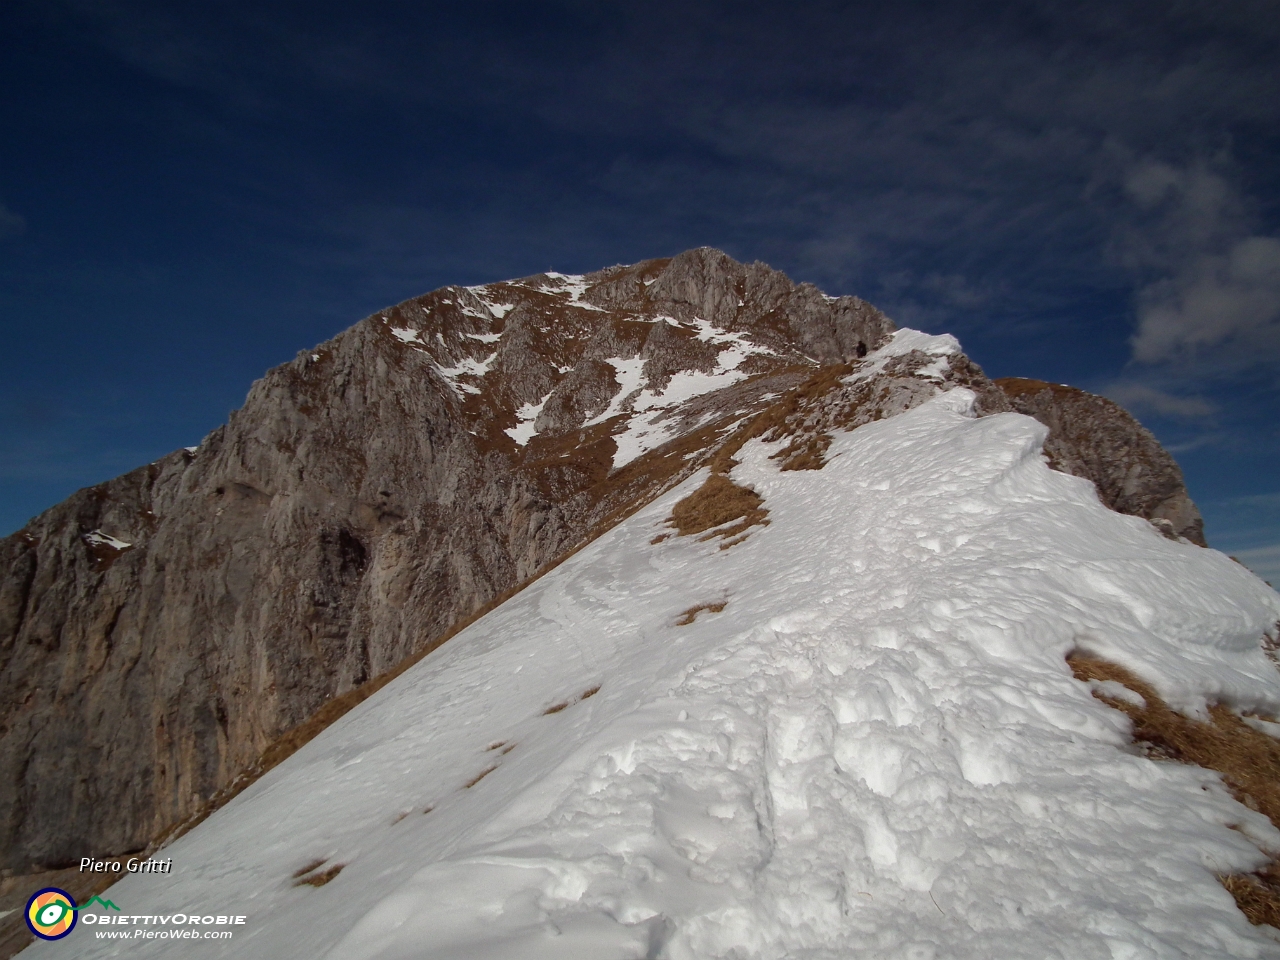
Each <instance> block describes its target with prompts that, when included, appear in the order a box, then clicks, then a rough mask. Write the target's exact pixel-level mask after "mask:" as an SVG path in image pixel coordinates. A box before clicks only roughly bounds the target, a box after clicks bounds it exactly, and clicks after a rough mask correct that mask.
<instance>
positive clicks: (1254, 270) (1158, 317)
mask: <svg viewBox="0 0 1280 960" xmlns="http://www.w3.org/2000/svg"><path fill="white" fill-rule="evenodd" d="M1138 318H1139V319H1138V332H1137V333H1136V334H1135V335H1134V338H1133V356H1134V359H1135V360H1137V361H1138V362H1139V363H1171V362H1177V361H1180V360H1195V359H1197V358H1199V357H1204V356H1205V355H1206V354H1207V355H1208V359H1209V361H1210V363H1211V364H1213V365H1214V366H1226V367H1228V368H1230V369H1237V368H1243V367H1249V366H1253V365H1254V364H1256V363H1275V362H1276V361H1277V360H1278V359H1280V240H1277V239H1276V238H1274V237H1245V238H1244V239H1242V240H1238V241H1236V242H1235V243H1233V244H1232V245H1231V246H1230V248H1229V249H1228V250H1227V251H1226V252H1225V253H1221V254H1204V255H1200V256H1198V257H1195V258H1193V259H1191V260H1190V262H1188V263H1187V264H1185V265H1183V266H1182V267H1181V269H1180V270H1179V271H1178V273H1177V274H1176V275H1175V276H1173V277H1171V278H1169V279H1167V280H1162V281H1159V282H1157V283H1155V284H1152V285H1151V286H1148V287H1147V288H1146V289H1144V290H1143V291H1142V293H1141V295H1140V297H1139V310H1138Z"/></svg>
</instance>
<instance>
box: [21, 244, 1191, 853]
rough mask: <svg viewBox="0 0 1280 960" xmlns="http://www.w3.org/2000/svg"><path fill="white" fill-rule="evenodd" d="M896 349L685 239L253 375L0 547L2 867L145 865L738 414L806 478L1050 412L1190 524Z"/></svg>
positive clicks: (1110, 426)
mask: <svg viewBox="0 0 1280 960" xmlns="http://www.w3.org/2000/svg"><path fill="white" fill-rule="evenodd" d="M893 331H894V327H893V324H892V323H891V322H890V321H889V320H888V319H887V318H885V317H884V316H883V315H882V314H881V313H880V312H879V311H877V310H875V308H873V307H871V306H869V305H868V304H866V303H864V302H862V301H861V300H858V299H857V298H853V297H842V298H839V299H833V298H828V297H825V296H823V295H822V294H821V293H820V292H819V291H817V290H816V289H815V288H813V287H812V286H809V285H806V284H801V285H795V284H793V283H791V281H790V280H788V279H787V278H786V277H785V276H784V275H782V274H781V273H778V272H776V271H774V270H771V269H769V268H768V267H766V266H763V265H761V264H753V265H750V266H744V265H742V264H739V263H736V262H734V261H733V260H731V259H730V258H728V257H727V256H725V255H724V254H722V253H720V252H719V251H714V250H707V249H701V250H693V251H689V252H687V253H684V254H681V255H680V256H678V257H675V258H673V259H671V260H652V261H646V262H644V263H640V264H636V265H634V266H619V267H612V268H609V269H606V270H602V271H599V272H597V273H594V274H589V275H587V276H585V277H564V276H561V275H557V274H544V275H538V276H534V277H529V278H525V279H523V280H516V281H510V282H506V283H497V284H490V285H488V286H484V287H476V288H459V287H446V288H444V289H441V290H437V291H435V292H434V293H431V294H427V295H426V296H423V297H419V298H416V299H414V300H410V301H407V302H405V303H402V304H400V305H398V306H396V307H393V308H390V309H388V310H385V311H382V312H380V313H378V314H376V315H374V316H372V317H369V318H367V319H366V320H364V321H362V322H361V323H359V324H357V325H356V326H355V327H353V328H351V329H350V330H348V331H346V332H345V333H343V334H341V335H340V336H338V337H336V338H335V339H333V340H332V341H329V342H328V343H325V344H322V345H321V346H319V347H317V348H316V349H315V350H313V351H305V352H304V353H301V354H299V355H298V357H297V358H296V359H295V360H294V361H292V362H291V363H288V364H285V365H283V366H281V367H278V368H276V369H275V370H272V371H271V372H269V373H268V374H267V375H266V376H265V377H264V378H263V379H262V380H260V381H258V382H257V383H256V384H254V386H253V388H252V390H251V391H250V393H249V396H248V398H247V400H246V402H245V405H244V407H243V408H241V409H240V410H239V411H237V412H236V413H235V414H233V415H232V417H231V419H230V421H229V423H228V424H227V425H226V426H224V427H221V428H219V429H218V430H215V431H214V432H213V433H212V434H210V435H209V436H208V437H207V438H205V440H204V442H203V443H202V444H201V445H200V447H199V448H198V449H197V450H194V451H180V452H177V453H174V454H171V455H170V456H168V457H165V458H163V459H162V460H159V461H157V462H156V463H153V464H150V465H148V466H146V467H143V468H141V469H139V470H136V471H134V472H132V473H130V474H127V475H125V476H123V477H120V478H117V479H116V480H112V481H110V482H108V483H105V484H101V485H99V486H97V487H93V488H89V489H86V490H82V491H80V492H79V493H77V494H75V495H74V496H73V497H71V498H70V499H68V500H67V501H65V502H64V503H62V504H59V505H58V506H56V507H54V508H53V509H51V510H49V511H47V512H46V513H44V514H43V515H41V516H40V517H38V518H36V519H35V520H33V521H32V522H31V523H30V524H28V526H27V527H26V528H25V529H23V530H22V531H20V532H19V533H17V534H15V535H13V536H11V537H8V538H6V539H4V540H3V541H0V705H3V706H2V708H0V709H2V710H3V715H2V716H0V783H4V784H5V785H6V789H5V790H4V791H0V830H2V831H3V832H2V833H0V837H2V838H3V839H2V841H0V844H2V853H3V859H2V860H0V867H5V868H8V869H15V870H25V869H28V868H30V867H31V866H32V865H37V864H38V865H45V866H50V867H53V866H58V865H60V864H63V863H67V862H69V861H73V860H76V859H78V858H79V857H82V856H86V855H90V854H115V853H120V852H124V851H129V850H134V849H138V848H142V847H144V846H145V845H146V844H147V843H148V842H149V841H151V840H152V839H153V838H155V837H156V836H158V835H159V834H160V833H161V832H162V831H164V830H165V829H166V828H167V827H169V826H170V825H172V824H174V823H177V822H179V821H182V820H183V819H185V818H186V817H187V816H189V815H190V814H192V813H193V812H195V811H196V810H197V809H199V808H200V807H201V806H202V805H203V803H204V802H205V800H206V799H207V798H208V797H209V796H210V795H211V794H213V793H214V792H215V791H217V790H219V789H220V788H222V787H224V786H225V785H227V784H228V783H229V782H230V781H231V780H232V779H233V778H234V777H235V776H236V775H237V773H239V772H240V771H242V770H244V769H246V768H247V767H248V766H249V765H250V764H252V763H253V762H254V761H255V760H256V759H257V758H258V756H259V755H260V754H261V753H262V751H263V750H264V748H265V747H266V746H267V745H268V744H269V743H271V742H272V741H273V740H275V739H276V738H277V737H278V736H279V735H280V734H281V733H283V732H284V731H286V730H288V729H289V728H291V727H294V726H295V725H297V724H299V723H300V722H302V721H303V720H305V719H306V718H307V717H308V716H310V715H311V714H312V713H314V712H315V711H316V710H317V709H318V708H319V707H320V706H321V705H322V704H324V703H325V702H326V701H328V700H330V699H331V698H332V697H334V696H335V695H338V694H341V693H343V692H345V691H347V690H350V689H352V688H353V687H356V686H358V685H360V684H362V683H363V682H364V681H366V680H368V679H369V678H371V677H374V676H376V675H378V674H381V673H383V672H385V671H386V670H388V669H390V668H392V667H393V666H395V665H396V664H397V663H399V662H401V661H402V660H404V659H405V658H406V657H408V656H411V655H413V654H414V653H415V652H417V651H420V650H423V649H425V648H426V647H427V646H428V645H429V644H430V643H431V642H432V641H433V640H435V639H436V638H438V637H440V636H441V635H442V634H444V633H445V632H446V631H447V630H448V629H449V627H450V626H451V625H452V624H454V623H455V622H457V621H458V620H460V619H461V618H463V617H465V616H467V615H469V614H470V613H472V612H473V611H475V610H476V609H477V608H479V607H480V606H482V605H483V604H484V603H485V602H486V601H488V600H490V599H491V598H493V597H494V596H496V595H497V594H499V593H501V592H503V591H504V590H507V589H509V588H511V587H513V586H515V585H517V584H519V583H521V582H523V581H524V580H526V579H528V578H529V577H530V576H532V575H534V574H535V573H536V572H537V571H538V570H539V569H541V568H543V567H544V566H545V565H546V564H548V563H549V562H552V561H554V560H555V559H556V558H558V557H560V556H562V555H563V554H564V553H565V552H566V551H567V550H569V549H571V548H572V547H574V546H575V545H577V544H578V543H580V542H582V541H583V540H584V539H586V538H587V537H589V536H590V535H592V533H593V532H594V531H597V530H599V529H601V528H602V525H604V524H606V523H608V522H609V520H610V518H614V517H617V516H619V515H622V514H625V513H627V512H629V511H631V510H633V509H635V508H636V507H637V506H639V505H640V504H641V503H642V502H645V501H646V500H647V499H649V498H651V497H652V496H655V495H656V494H658V493H660V492H661V491H662V490H665V489H667V488H668V487H669V486H670V485H671V484H673V483H675V482H677V481H679V480H680V479H683V478H684V477H685V476H687V475H689V473H691V472H692V471H693V470H695V469H697V468H698V467H699V466H700V465H702V464H704V463H706V462H708V461H709V460H710V459H711V458H713V457H714V456H716V455H717V451H720V450H721V448H722V447H723V446H724V445H726V444H731V443H733V442H738V443H740V442H741V440H742V436H743V434H742V430H743V427H742V425H743V424H746V425H750V426H751V429H752V430H754V431H755V433H753V434H752V435H756V436H765V435H766V432H767V438H771V439H778V440H785V439H786V438H788V437H790V438H791V439H790V442H789V445H780V450H779V454H778V456H779V458H780V459H781V460H782V461H783V464H782V465H783V468H784V469H806V468H813V467H817V466H821V463H822V453H823V451H824V450H825V448H826V443H827V442H829V433H830V431H831V430H834V429H851V428H853V427H855V426H857V425H859V424H860V423H865V422H867V421H869V420H874V419H880V418H882V417H886V416H892V415H894V414H896V413H898V412H901V411H902V410H904V409H907V408H908V407H910V406H913V405H915V404H916V403H919V402H921V401H923V400H924V399H927V398H928V397H930V396H933V395H934V394H935V393H936V392H938V391H939V390H942V389H947V388H949V387H951V386H955V385H965V386H968V387H970V388H971V389H973V390H975V391H976V392H977V394H978V397H979V404H978V407H979V410H980V412H982V413H995V412H1000V411H1004V410H1008V409H1011V407H1012V406H1016V405H1017V404H1018V403H1026V404H1029V406H1027V411H1026V412H1029V413H1032V415H1034V416H1038V417H1040V418H1041V419H1044V417H1045V416H1049V415H1054V416H1058V417H1059V418H1060V421H1061V422H1060V423H1059V422H1058V421H1054V422H1051V423H1050V426H1051V427H1053V428H1054V430H1055V434H1054V437H1055V438H1056V439H1054V440H1051V444H1053V443H1057V446H1053V447H1052V449H1051V456H1053V457H1054V458H1055V460H1056V461H1057V462H1058V465H1059V466H1062V467H1063V468H1065V469H1068V470H1069V471H1070V472H1073V473H1079V474H1080V475H1082V476H1089V477H1090V479H1093V480H1094V481H1095V482H1096V483H1098V486H1099V490H1100V491H1105V492H1104V493H1103V496H1104V500H1106V502H1108V503H1109V504H1110V505H1112V506H1116V507H1117V509H1124V510H1126V512H1139V511H1140V510H1142V509H1146V506H1148V505H1150V506H1152V509H1154V510H1156V511H1157V512H1154V513H1149V514H1143V515H1150V516H1154V517H1167V518H1169V519H1170V520H1172V519H1173V518H1174V517H1177V518H1178V520H1177V522H1178V524H1179V527H1178V529H1179V530H1183V529H1188V528H1187V526H1186V523H1185V522H1184V520H1185V516H1184V513H1179V512H1178V511H1179V510H1180V509H1183V508H1182V507H1180V506H1179V504H1181V503H1182V502H1183V501H1185V503H1186V506H1187V507H1188V508H1189V509H1190V511H1191V514H1194V507H1193V506H1190V502H1189V501H1186V499H1185V492H1184V491H1182V488H1181V486H1180V477H1178V485H1177V487H1176V489H1174V488H1173V487H1169V489H1168V490H1167V491H1165V487H1161V486H1159V483H1158V482H1157V479H1158V478H1159V477H1163V478H1165V479H1167V478H1168V476H1170V474H1169V470H1168V468H1169V467H1172V470H1173V474H1172V475H1174V476H1176V472H1177V471H1176V466H1173V464H1172V460H1171V459H1169V458H1168V456H1167V454H1163V451H1160V449H1159V447H1158V446H1157V445H1155V442H1154V440H1152V439H1151V438H1150V435H1149V434H1146V433H1145V431H1142V430H1141V428H1140V427H1137V425H1136V424H1135V423H1133V422H1132V421H1131V420H1125V421H1124V423H1121V422H1120V420H1118V419H1117V418H1116V416H1115V415H1114V414H1113V413H1111V412H1107V413H1106V415H1105V416H1101V415H1099V416H1101V419H1099V418H1098V417H1095V418H1094V421H1096V422H1094V421H1089V422H1087V423H1086V422H1084V421H1083V420H1081V419H1080V417H1081V416H1083V414H1077V413H1076V412H1075V411H1076V410H1077V407H1078V406H1079V405H1077V406H1069V407H1061V406H1054V405H1053V403H1052V402H1051V401H1053V399H1054V396H1056V395H1053V396H1050V397H1049V398H1048V399H1047V400H1045V401H1043V402H1041V401H1039V400H1037V399H1036V397H1035V396H1030V395H1028V396H1029V398H1028V399H1024V395H1023V393H1019V392H1018V391H1016V390H1015V391H1012V393H1011V395H1012V396H1013V397H1014V399H1013V400H1012V401H1011V400H1010V398H1009V397H1007V396H1006V393H1010V391H1009V390H1008V389H1007V388H1006V390H1005V391H1004V392H1002V391H1001V390H999V389H997V388H996V387H995V386H994V385H992V383H991V381H989V380H987V378H986V377H985V376H984V375H983V374H982V372H981V370H979V369H978V368H977V367H976V366H974V365H973V364H972V363H970V362H969V361H968V360H967V359H966V358H965V357H964V356H963V355H961V354H959V353H958V351H956V350H954V349H953V347H954V341H951V344H952V346H950V347H949V346H947V344H946V343H944V342H943V341H944V340H946V338H922V339H920V340H919V341H918V344H917V341H912V340H909V338H908V339H907V340H904V339H903V338H902V336H901V335H899V336H893V337H892V339H891V335H892V334H893ZM914 336H917V337H921V336H922V335H914ZM913 344H915V345H913ZM939 344H941V346H940V345H939ZM877 347H882V349H880V350H878V351H877V349H876V348H877ZM862 354H868V355H867V356H866V358H865V359H862V358H861V356H862ZM1050 393H1051V394H1052V391H1050ZM1082 396H1083V395H1082ZM1097 399H1098V398H1088V401H1089V402H1092V401H1095V400H1097ZM1033 401H1034V402H1033ZM1101 402H1102V403H1104V404H1105V403H1106V401H1101ZM1042 408H1043V409H1042ZM1086 408H1088V404H1087V403H1086V404H1084V406H1079V409H1080V410H1085V409H1086ZM1088 409H1092V408H1088ZM1116 410H1117V411H1118V408H1116ZM1036 411H1039V412H1036ZM1055 411H1057V412H1056V413H1055ZM1120 415H1121V416H1123V414H1122V412H1121V414H1120ZM1046 422H1049V421H1046ZM1055 424H1057V425H1055ZM1095 428H1096V429H1097V430H1099V431H1100V435H1101V436H1102V437H1103V438H1104V439H1103V440H1091V439H1090V436H1089V431H1090V430H1093V429H1095ZM734 437H737V438H738V439H737V441H734V439H733V438H734ZM1135 437H1136V438H1137V439H1134V438H1135ZM1144 438H1145V439H1144ZM1139 441H1141V442H1139ZM735 449H736V448H735ZM726 455H727V454H726ZM1112 456H1114V457H1121V458H1124V459H1123V460H1122V461H1121V463H1122V466H1120V467H1117V466H1116V465H1115V464H1113V463H1110V462H1109V461H1108V460H1107V458H1108V457H1112ZM1161 457H1163V459H1161ZM1117 470H1119V471H1120V472H1119V474H1117V473H1116V471H1117ZM1087 471H1092V473H1090V472H1087ZM1166 486H1167V484H1166ZM1113 488H1114V491H1115V493H1114V495H1113V493H1112V491H1113ZM1160 491H1165V492H1164V493H1163V494H1160V495H1159V496H1157V494H1158V493H1159V492H1160ZM1179 493H1180V495H1181V497H1182V498H1183V499H1182V501H1180V500H1178V495H1179ZM1108 498H1110V499H1108ZM1156 500H1158V501H1159V502H1158V503H1157V502H1156ZM1158 511H1163V512H1158ZM1196 521H1197V522H1198V517H1196ZM1197 529H1198V528H1197Z"/></svg>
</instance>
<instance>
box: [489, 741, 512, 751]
mask: <svg viewBox="0 0 1280 960" xmlns="http://www.w3.org/2000/svg"><path fill="white" fill-rule="evenodd" d="M506 745H507V741H505V740H495V741H493V743H491V744H489V745H488V746H487V747H485V748H484V752H485V753H488V752H489V751H490V750H497V749H498V748H499V747H505V746H506Z"/></svg>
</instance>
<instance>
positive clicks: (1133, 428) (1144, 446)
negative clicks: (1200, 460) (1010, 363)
mask: <svg viewBox="0 0 1280 960" xmlns="http://www.w3.org/2000/svg"><path fill="white" fill-rule="evenodd" d="M996 383H997V384H998V385H999V386H1000V388H1001V389H1002V390H1003V391H1004V393H1005V395H1006V396H1007V397H1008V398H1009V402H1010V403H1011V404H1012V405H1013V409H1015V410H1016V411H1018V412H1019V413H1025V414H1026V415H1027V416H1030V417H1035V418H1036V419H1037V420H1039V421H1040V422H1041V423H1043V424H1044V425H1045V426H1047V427H1048V428H1049V438H1048V439H1047V440H1046V441H1045V444H1044V452H1045V455H1046V456H1047V457H1048V459H1049V464H1050V466H1052V467H1054V468H1055V469H1057V470H1061V471H1062V472H1064V473H1069V474H1071V475H1072V476H1076V477H1084V478H1086V479H1088V480H1092V481H1093V485H1094V486H1095V487H1096V488H1097V490H1098V498H1099V499H1100V500H1101V501H1102V502H1103V503H1105V504H1106V505H1107V506H1108V507H1110V508H1111V509H1112V510H1115V511H1116V512H1117V513H1126V514H1129V515H1130V516H1134V517H1144V518H1145V519H1147V520H1150V521H1152V523H1153V524H1154V525H1155V526H1156V528H1157V529H1158V530H1160V531H1161V532H1162V533H1165V534H1166V535H1170V536H1173V537H1175V538H1177V537H1183V538H1185V539H1187V540H1190V541H1191V542H1192V543H1196V544H1199V545H1200V546H1202V547H1203V546H1206V543H1205V539H1204V521H1203V520H1202V519H1201V518H1200V511H1199V510H1197V509H1196V505H1195V504H1194V503H1193V502H1192V500H1191V497H1190V496H1189V495H1188V494H1187V488H1186V485H1185V484H1184V483H1183V480H1182V471H1181V470H1180V469H1179V468H1178V464H1177V462H1176V461H1175V460H1174V459H1173V457H1172V456H1170V454H1169V452H1168V451H1167V450H1165V449H1164V447H1162V446H1160V442H1159V441H1158V440H1156V438H1155V437H1154V436H1152V435H1151V432H1150V431H1149V430H1147V429H1146V428H1145V427H1143V426H1142V424H1140V423H1138V421H1137V420H1135V419H1134V418H1133V417H1132V416H1130V415H1129V413H1128V412H1126V411H1125V409H1124V408H1123V407H1121V406H1119V405H1118V404H1116V403H1113V402H1112V401H1110V400H1108V399H1107V398H1106V397H1099V396H1096V395H1094V394H1092V393H1085V392H1084V391H1083V390H1078V389H1076V388H1075V387H1068V386H1064V385H1062V384H1059V383H1045V382H1044V381H1042V380H1025V379H1022V378H1018V377H1010V378H1007V379H1002V380H997V381H996Z"/></svg>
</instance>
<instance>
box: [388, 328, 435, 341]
mask: <svg viewBox="0 0 1280 960" xmlns="http://www.w3.org/2000/svg"><path fill="white" fill-rule="evenodd" d="M391 335H392V336H394V337H395V338H396V339H397V340H399V341H400V342H401V343H416V344H421V343H422V334H421V333H419V332H418V331H417V330H410V329H409V328H408V327H392V328H391ZM436 336H439V334H436Z"/></svg>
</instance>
